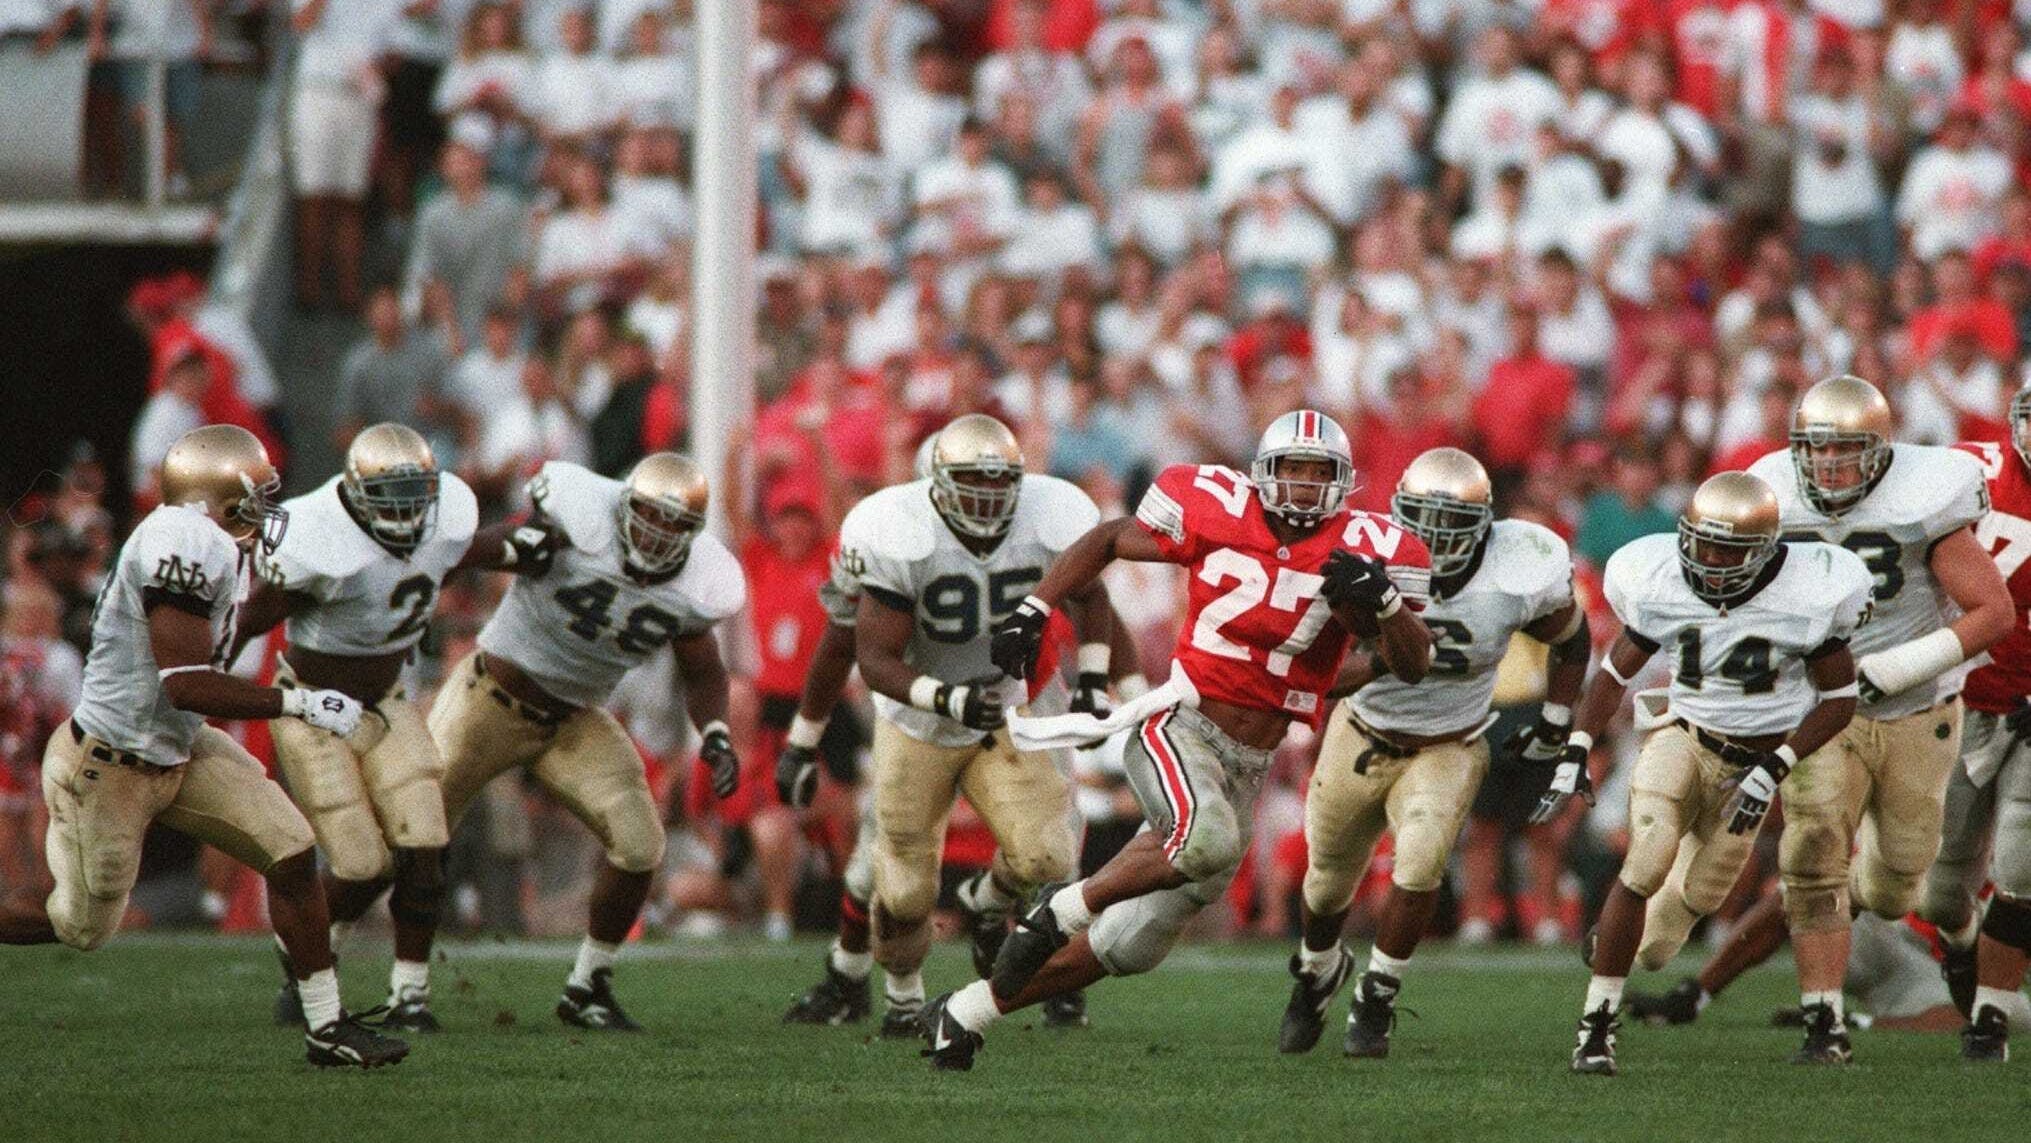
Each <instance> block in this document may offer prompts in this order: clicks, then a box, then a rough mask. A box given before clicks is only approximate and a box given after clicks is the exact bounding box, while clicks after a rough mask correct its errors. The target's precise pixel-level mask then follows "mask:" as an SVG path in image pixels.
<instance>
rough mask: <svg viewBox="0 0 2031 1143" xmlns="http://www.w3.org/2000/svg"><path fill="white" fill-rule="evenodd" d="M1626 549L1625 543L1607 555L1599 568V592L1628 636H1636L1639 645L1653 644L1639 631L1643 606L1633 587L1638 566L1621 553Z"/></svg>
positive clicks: (1653, 640) (1655, 641) (1642, 619)
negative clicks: (1616, 550)
mask: <svg viewBox="0 0 2031 1143" xmlns="http://www.w3.org/2000/svg"><path fill="white" fill-rule="evenodd" d="M1628 551H1629V549H1628V548H1626V547H1625V548H1623V549H1622V550H1621V551H1618V552H1616V553H1615V554H1614V555H1612V556H1609V557H1608V566H1607V567H1605V568H1603V569H1602V571H1601V594H1602V595H1604V596H1606V597H1607V600H1608V609H1609V610H1611V611H1613V612H1614V613H1615V618H1617V619H1619V620H1621V621H1622V626H1623V628H1624V629H1625V632H1626V633H1628V634H1630V635H1631V637H1632V638H1636V637H1638V636H1640V639H1639V640H1638V643H1639V645H1644V644H1647V645H1649V646H1650V647H1652V648H1655V647H1656V646H1657V640H1655V639H1652V638H1650V637H1649V636H1648V635H1643V634H1642V631H1643V621H1644V615H1643V608H1642V605H1641V604H1639V603H1638V602H1637V600H1636V595H1635V592H1634V590H1633V589H1634V588H1635V586H1636V585H1635V583H1634V581H1635V579H1636V577H1637V572H1638V569H1637V568H1636V567H1635V566H1634V564H1633V561H1632V560H1631V559H1630V558H1628V557H1627V556H1626V555H1625V553H1627V552H1628Z"/></svg>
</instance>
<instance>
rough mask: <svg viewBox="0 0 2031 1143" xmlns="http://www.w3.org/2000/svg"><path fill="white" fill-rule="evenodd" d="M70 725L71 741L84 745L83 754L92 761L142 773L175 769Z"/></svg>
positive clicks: (156, 772) (164, 772) (73, 724)
mask: <svg viewBox="0 0 2031 1143" xmlns="http://www.w3.org/2000/svg"><path fill="white" fill-rule="evenodd" d="M70 727H71V741H72V742H75V743H77V744H78V745H79V746H82V747H84V750H85V756H86V757H88V758H90V759H92V760H93V761H94V762H105V763H109V764H111V765H114V766H125V767H126V768H128V769H129V770H139V771H141V772H142V773H143V774H167V773H169V772H170V771H171V770H174V769H176V767H174V766H160V765H157V764H156V763H153V762H150V761H149V760H148V759H146V758H143V757H141V756H140V755H139V754H136V753H134V752H133V751H132V750H121V749H119V748H118V747H116V746H114V745H112V744H111V743H109V742H106V741H105V740H103V739H100V738H98V737H96V736H94V735H90V734H86V733H85V731H84V728H83V727H81V726H79V725H78V724H77V723H75V722H73V723H71V724H70Z"/></svg>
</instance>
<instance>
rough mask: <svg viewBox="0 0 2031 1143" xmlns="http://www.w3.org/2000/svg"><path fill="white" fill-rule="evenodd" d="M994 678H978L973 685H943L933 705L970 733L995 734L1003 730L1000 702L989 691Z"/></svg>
mask: <svg viewBox="0 0 2031 1143" xmlns="http://www.w3.org/2000/svg"><path fill="white" fill-rule="evenodd" d="M992 681H993V680H991V679H975V680H974V681H972V682H970V683H941V684H939V686H938V693H937V695H936V696H935V697H934V698H932V700H931V705H932V706H933V707H935V708H937V712H938V713H939V714H942V715H944V716H945V717H946V718H949V719H952V720H953V721H955V722H957V723H959V724H960V725H962V726H964V727H966V728H967V729H968V730H983V731H988V732H990V733H991V732H993V731H997V730H1000V729H1001V726H1002V713H1001V703H1000V702H999V701H997V699H996V696H995V695H994V694H993V693H992V692H991V691H990V690H989V684H991V683H992Z"/></svg>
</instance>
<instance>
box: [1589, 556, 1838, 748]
mask: <svg viewBox="0 0 2031 1143" xmlns="http://www.w3.org/2000/svg"><path fill="white" fill-rule="evenodd" d="M1772 563H1773V564H1774V565H1775V569H1774V570H1773V571H1766V572H1765V573H1764V578H1763V581H1762V583H1763V586H1762V587H1761V588H1759V589H1757V590H1756V591H1755V592H1754V594H1752V595H1750V596H1749V597H1748V598H1746V599H1743V600H1741V601H1739V602H1736V603H1733V604H1730V605H1729V606H1727V607H1726V608H1721V607H1716V606H1715V605H1713V604H1711V603H1708V602H1707V601H1706V600H1704V599H1701V598H1700V597H1699V596H1697V595H1695V594H1693V589H1692V586H1691V585H1690V584H1688V583H1687V582H1686V578H1685V572H1684V570H1683V569H1682V568H1681V567H1680V566H1679V562H1678V537H1677V536H1675V535H1672V534H1669V533H1666V534H1663V535H1655V536H1644V537H1643V538H1641V539H1638V540H1632V541H1630V542H1629V543H1627V544H1624V545H1623V546H1622V548H1621V549H1620V550H1619V551H1617V552H1616V553H1615V554H1614V555H1613V556H1611V557H1609V559H1608V567H1607V570H1606V571H1605V572H1604V573H1603V576H1602V578H1603V581H1604V583H1603V587H1604V591H1605V594H1606V595H1607V597H1608V606H1610V607H1612V608H1614V610H1615V616H1616V618H1618V619H1620V620H1621V621H1622V625H1623V628H1624V633H1625V634H1627V635H1628V636H1630V638H1631V639H1632V640H1634V641H1635V642H1636V643H1638V644H1639V645H1642V646H1655V647H1656V648H1657V650H1658V652H1659V653H1661V654H1663V655H1666V656H1668V659H1667V665H1668V666H1669V667H1670V668H1671V713H1672V715H1673V716H1674V717H1677V718H1683V719H1685V720H1686V721H1687V722H1690V723H1692V724H1693V725H1694V726H1700V727H1705V728H1706V729H1708V730H1711V731H1713V732H1714V733H1716V734H1726V735H1741V736H1752V735H1760V734H1786V733H1789V732H1790V731H1791V730H1792V729H1793V728H1794V727H1796V726H1797V725H1798V723H1799V721H1800V720H1801V719H1803V718H1804V717H1805V715H1806V712H1807V711H1810V710H1811V709H1812V708H1813V707H1814V706H1816V705H1817V704H1818V702H1819V698H1818V694H1819V692H1818V690H1817V689H1816V688H1815V687H1814V686H1813V685H1812V680H1811V679H1810V678H1808V677H1807V676H1806V671H1805V662H1806V660H1807V659H1809V658H1812V657H1814V656H1816V655H1819V654H1823V653H1825V652H1826V651H1827V650H1829V649H1831V648H1833V647H1836V646H1838V645H1839V644H1840V643H1841V642H1844V641H1848V640H1852V639H1853V638H1854V637H1855V633H1856V631H1857V629H1862V630H1866V629H1867V628H1866V627H1865V626H1864V624H1865V622H1866V623H1873V622H1874V620H1872V619H1870V618H1869V591H1870V585H1871V577H1870V575H1869V569H1868V568H1867V567H1866V566H1865V565H1864V564H1863V563H1862V560H1861V557H1859V556H1857V555H1855V554H1854V553H1853V552H1850V551H1848V550H1847V549H1845V548H1838V547H1835V546H1834V545H1832V544H1822V543H1816V542H1813V541H1809V540H1801V541H1795V542H1790V543H1786V544H1784V545H1783V546H1782V547H1781V548H1780V549H1779V553H1778V555H1777V557H1776V558H1775V559H1774V560H1773V561H1772Z"/></svg>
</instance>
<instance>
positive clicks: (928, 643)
mask: <svg viewBox="0 0 2031 1143" xmlns="http://www.w3.org/2000/svg"><path fill="white" fill-rule="evenodd" d="M1098 523H1100V510H1099V509H1098V508H1096V507H1094V506H1093V501H1092V500H1091V499H1090V498H1088V497H1087V495H1086V494H1085V493H1084V492H1081V491H1080V490H1079V488H1078V486H1077V485H1074V484H1071V483H1068V482H1066V481H1063V480H1059V479H1058V478H1057V477H1054V476H1037V475H1028V476H1024V477H1023V483H1022V490H1021V492H1020V493H1019V494H1018V495H1017V497H1016V510H1015V518H1014V519H1013V520H1011V521H1009V525H1008V531H1007V532H1005V533H1004V534H1003V535H1002V538H1001V542H1000V543H997V544H996V545H995V546H994V548H993V549H992V550H991V551H988V552H986V553H984V554H978V555H977V554H975V553H974V551H973V550H972V549H971V548H968V547H967V546H966V545H965V544H963V543H961V542H960V540H959V537H958V536H957V535H956V534H954V533H953V531H952V529H951V528H950V527H947V526H946V524H945V519H944V517H942V516H940V515H939V514H938V510H937V509H936V508H934V507H933V506H932V504H931V482H930V481H928V480H913V481H911V482H910V483H908V484H898V485H896V486H894V487H892V488H884V489H882V490H881V491H880V492H877V493H875V494H874V495H872V496H870V497H868V498H867V499H865V500H863V501H861V502H860V503H859V504H856V505H854V507H853V511H851V512H848V513H847V514H846V520H845V522H844V523H842V524H841V525H840V528H839V556H838V559H837V560H836V562H835V567H834V584H835V588H836V589H837V590H838V592H839V594H840V596H841V597H842V598H849V599H853V598H858V597H859V596H861V595H863V594H865V595H868V596H872V597H873V598H874V599H875V600H876V601H877V602H879V603H882V604H884V605H886V606H889V607H893V608H895V609H897V610H899V611H906V612H908V613H910V615H911V616H913V617H914V619H915V622H916V628H915V630H914V631H913V632H912V633H911V635H910V642H909V644H908V646H906V647H905V648H904V649H903V661H904V662H905V663H908V664H909V665H910V666H911V667H913V668H915V669H916V670H917V671H919V672H921V673H922V674H926V675H929V676H931V677H932V678H934V679H937V680H939V681H941V682H947V683H966V682H972V681H974V680H977V679H982V678H988V677H995V678H997V679H998V680H999V682H998V684H997V685H998V687H999V691H998V697H999V699H1000V700H1001V701H1002V702H1003V703H1004V705H1013V704H1016V703H1019V702H1021V701H1022V698H1023V690H1024V688H1023V685H1022V683H1021V682H1020V681H1018V680H1015V679H1009V678H1006V677H1005V676H1002V675H1001V673H1000V672H999V671H998V670H996V669H995V666H994V664H993V663H992V662H991V661H989V659H988V657H987V645H988V643H989V641H990V640H991V639H992V638H993V636H994V629H995V626H996V625H997V624H999V623H1000V622H1001V621H1002V620H1004V619H1006V618H1008V616H1009V614H1010V613H1011V612H1013V611H1014V610H1015V609H1016V605H1017V604H1019V603H1021V602H1022V601H1023V597H1024V596H1026V595H1028V594H1029V593H1030V590H1031V589H1032V588H1034V587H1036V586H1037V581H1039V580H1041V579H1043V578H1044V569H1045V568H1047V567H1049V566H1051V561H1052V560H1055V559H1057V558H1058V555H1059V553H1061V552H1063V551H1064V550H1065V549H1066V548H1069V547H1071V546H1072V542H1073V541H1074V540H1077V539H1078V538H1079V537H1081V536H1083V535H1085V534H1086V533H1087V532H1090V531H1092V530H1093V527H1094V525H1096V524H1098ZM875 710H876V711H877V712H878V713H879V714H880V715H881V716H882V717H883V718H884V719H887V720H888V721H890V722H892V723H894V724H895V725H896V728H897V729H899V730H901V731H902V732H903V733H905V734H907V735H909V736H910V737H912V738H915V739H917V740H918V741H920V742H929V743H931V744H933V745H936V746H966V745H970V744H972V743H976V742H979V741H980V732H979V731H977V730H968V729H967V728H965V727H964V726H961V725H960V724H959V723H957V722H954V721H953V720H951V719H948V718H944V717H942V716H940V715H936V714H932V713H931V712H929V711H923V710H917V709H915V708H913V707H910V706H906V705H904V704H902V703H899V702H897V701H895V700H894V699H891V698H889V697H887V696H886V695H876V696H875ZM1034 713H1045V712H1043V711H1035V712H1034Z"/></svg>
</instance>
